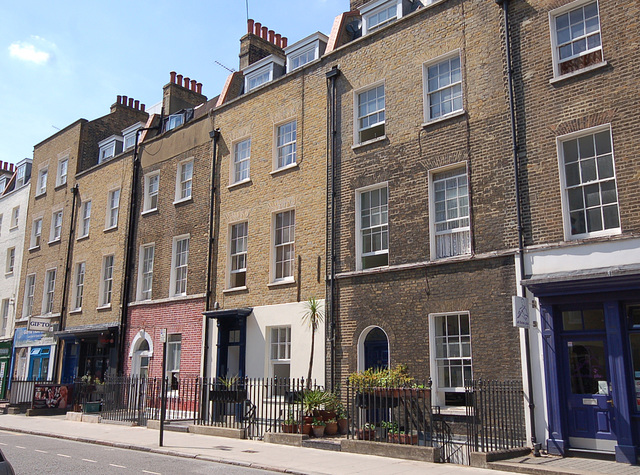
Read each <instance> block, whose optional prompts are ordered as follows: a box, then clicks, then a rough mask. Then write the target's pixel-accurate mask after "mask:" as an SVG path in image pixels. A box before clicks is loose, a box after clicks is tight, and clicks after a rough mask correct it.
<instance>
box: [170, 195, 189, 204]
mask: <svg viewBox="0 0 640 475" xmlns="http://www.w3.org/2000/svg"><path fill="white" fill-rule="evenodd" d="M192 201H193V196H189V197H188V198H182V199H179V200H175V201H174V202H173V204H174V206H175V205H180V204H182V203H190V202H192Z"/></svg>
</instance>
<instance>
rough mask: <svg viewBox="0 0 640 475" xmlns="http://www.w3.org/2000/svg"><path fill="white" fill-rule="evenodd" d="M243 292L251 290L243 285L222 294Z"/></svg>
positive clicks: (225, 290) (224, 290)
mask: <svg viewBox="0 0 640 475" xmlns="http://www.w3.org/2000/svg"><path fill="white" fill-rule="evenodd" d="M243 290H249V289H248V288H247V286H246V285H243V286H242V287H232V288H230V289H223V290H222V293H223V294H230V293H233V292H242V291H243Z"/></svg>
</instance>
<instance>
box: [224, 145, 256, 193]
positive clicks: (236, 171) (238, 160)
mask: <svg viewBox="0 0 640 475" xmlns="http://www.w3.org/2000/svg"><path fill="white" fill-rule="evenodd" d="M231 147H232V152H231V153H232V155H231V158H232V163H231V166H230V167H229V169H230V174H231V175H230V177H229V183H231V185H240V184H242V183H247V182H249V181H251V137H244V138H242V139H240V140H236V141H235V142H233V143H232V146H231ZM240 147H242V149H240ZM245 151H248V154H247V155H246V156H244V152H245ZM245 163H246V169H244V168H242V167H243V166H244V164H245ZM244 175H246V176H244Z"/></svg>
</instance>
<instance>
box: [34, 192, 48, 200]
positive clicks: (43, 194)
mask: <svg viewBox="0 0 640 475" xmlns="http://www.w3.org/2000/svg"><path fill="white" fill-rule="evenodd" d="M43 196H47V192H46V191H43V192H42V193H38V194H36V199H38V198H42V197H43Z"/></svg>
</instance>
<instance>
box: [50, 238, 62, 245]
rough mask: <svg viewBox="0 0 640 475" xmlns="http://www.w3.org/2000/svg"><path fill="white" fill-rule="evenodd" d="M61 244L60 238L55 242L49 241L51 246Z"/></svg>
mask: <svg viewBox="0 0 640 475" xmlns="http://www.w3.org/2000/svg"><path fill="white" fill-rule="evenodd" d="M59 243H60V238H57V239H54V240H53V241H49V242H48V243H47V244H49V246H51V245H52V244H59Z"/></svg>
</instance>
